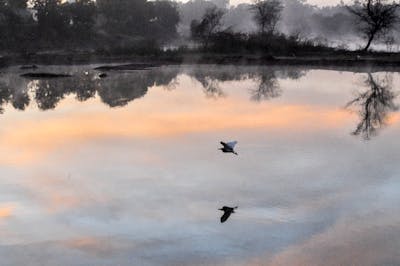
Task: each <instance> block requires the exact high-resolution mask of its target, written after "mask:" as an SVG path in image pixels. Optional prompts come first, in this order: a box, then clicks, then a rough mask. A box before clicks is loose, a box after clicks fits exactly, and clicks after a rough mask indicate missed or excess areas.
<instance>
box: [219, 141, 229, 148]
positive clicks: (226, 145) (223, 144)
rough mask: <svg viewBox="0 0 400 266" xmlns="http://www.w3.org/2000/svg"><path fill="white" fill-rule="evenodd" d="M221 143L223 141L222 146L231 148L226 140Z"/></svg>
mask: <svg viewBox="0 0 400 266" xmlns="http://www.w3.org/2000/svg"><path fill="white" fill-rule="evenodd" d="M220 143H221V145H222V146H224V148H225V149H226V148H228V149H229V148H230V147H229V146H228V144H227V143H225V142H223V141H221V142H220Z"/></svg>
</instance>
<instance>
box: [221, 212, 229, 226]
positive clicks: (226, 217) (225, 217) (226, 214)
mask: <svg viewBox="0 0 400 266" xmlns="http://www.w3.org/2000/svg"><path fill="white" fill-rule="evenodd" d="M229 216H231V213H230V212H224V215H222V216H221V223H224V222H225V221H226V220H228V218H229Z"/></svg>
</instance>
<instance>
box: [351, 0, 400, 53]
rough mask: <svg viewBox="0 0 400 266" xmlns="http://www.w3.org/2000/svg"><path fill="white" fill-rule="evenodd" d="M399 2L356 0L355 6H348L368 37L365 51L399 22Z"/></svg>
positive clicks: (361, 29) (361, 30)
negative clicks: (378, 37)
mask: <svg viewBox="0 0 400 266" xmlns="http://www.w3.org/2000/svg"><path fill="white" fill-rule="evenodd" d="M398 8H399V4H397V3H395V2H393V3H388V1H387V0H363V1H362V3H360V1H358V0H356V1H355V2H354V4H353V6H348V10H349V11H350V13H352V14H353V15H354V16H355V18H356V20H357V24H358V25H359V30H360V32H361V33H362V34H363V35H364V37H365V38H366V39H367V44H366V45H365V47H364V51H367V50H368V49H369V47H370V46H371V43H372V41H373V40H374V39H375V37H377V36H379V35H383V36H384V35H387V34H388V32H389V31H390V30H391V29H393V28H394V26H395V24H396V23H397V22H398V14H397V9H398Z"/></svg>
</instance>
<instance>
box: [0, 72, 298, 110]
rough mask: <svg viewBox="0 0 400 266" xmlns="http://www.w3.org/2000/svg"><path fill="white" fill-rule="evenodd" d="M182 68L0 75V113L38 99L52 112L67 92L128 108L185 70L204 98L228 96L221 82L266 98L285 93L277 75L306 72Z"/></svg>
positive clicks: (81, 98) (170, 87)
mask: <svg viewBox="0 0 400 266" xmlns="http://www.w3.org/2000/svg"><path fill="white" fill-rule="evenodd" d="M188 69H189V70H187V69H186V72H185V70H184V71H183V72H181V68H180V67H174V66H168V67H158V68H152V69H150V70H141V71H127V72H124V71H112V72H110V73H109V75H108V77H107V78H104V79H100V78H99V77H98V73H97V72H96V71H89V72H87V71H80V72H78V73H75V74H74V75H73V76H72V77H67V78H60V79H58V78H56V79H42V80H29V79H24V78H20V77H18V78H15V77H13V78H8V79H7V78H5V77H4V76H3V77H0V112H3V111H4V106H5V105H6V104H7V103H11V104H12V106H13V107H14V108H15V109H19V110H25V108H26V107H27V106H28V105H29V104H30V103H31V102H32V100H34V102H35V103H36V104H37V106H38V108H39V109H40V110H51V109H54V108H56V106H57V105H58V103H59V102H60V101H61V100H62V99H64V98H65V97H67V96H69V95H75V97H76V99H77V100H78V101H86V100H88V99H90V98H93V97H95V96H96V95H98V96H99V98H100V99H101V101H102V102H103V103H105V104H107V105H108V106H110V107H119V106H125V105H127V104H128V103H130V102H131V101H133V100H135V99H138V98H141V97H143V96H144V95H145V94H146V93H147V91H148V88H149V87H151V86H155V85H156V86H164V88H166V89H167V90H173V89H174V88H176V86H177V83H178V79H177V76H178V74H180V73H182V74H187V75H188V76H190V77H191V78H192V79H194V80H197V81H198V82H199V83H200V84H201V87H202V90H203V91H204V93H205V95H206V97H210V98H219V97H223V96H225V92H224V91H223V90H222V88H221V84H222V83H223V82H228V81H242V80H246V79H247V80H253V81H256V83H258V84H259V85H257V87H256V88H255V89H252V90H250V93H251V99H252V100H255V101H261V100H267V99H271V98H275V97H278V96H280V95H281V93H282V91H281V88H280V86H279V79H287V78H289V79H298V78H300V77H301V76H303V75H304V73H305V71H304V70H298V69H294V68H282V67H280V68H277V69H274V68H270V67H260V66H250V67H244V68H242V67H234V66H231V67H227V66H192V67H189V68H188Z"/></svg>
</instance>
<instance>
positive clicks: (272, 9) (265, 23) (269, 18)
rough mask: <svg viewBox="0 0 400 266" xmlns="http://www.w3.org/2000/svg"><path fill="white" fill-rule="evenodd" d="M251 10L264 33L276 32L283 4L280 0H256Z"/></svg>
mask: <svg viewBox="0 0 400 266" xmlns="http://www.w3.org/2000/svg"><path fill="white" fill-rule="evenodd" d="M251 10H252V11H253V12H254V19H255V21H256V23H257V24H258V26H259V28H260V32H261V33H262V34H264V33H268V34H274V32H275V30H276V25H277V24H278V22H279V20H280V18H281V13H282V10H283V5H282V3H281V1H280V0H254V1H253V5H252V7H251Z"/></svg>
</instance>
